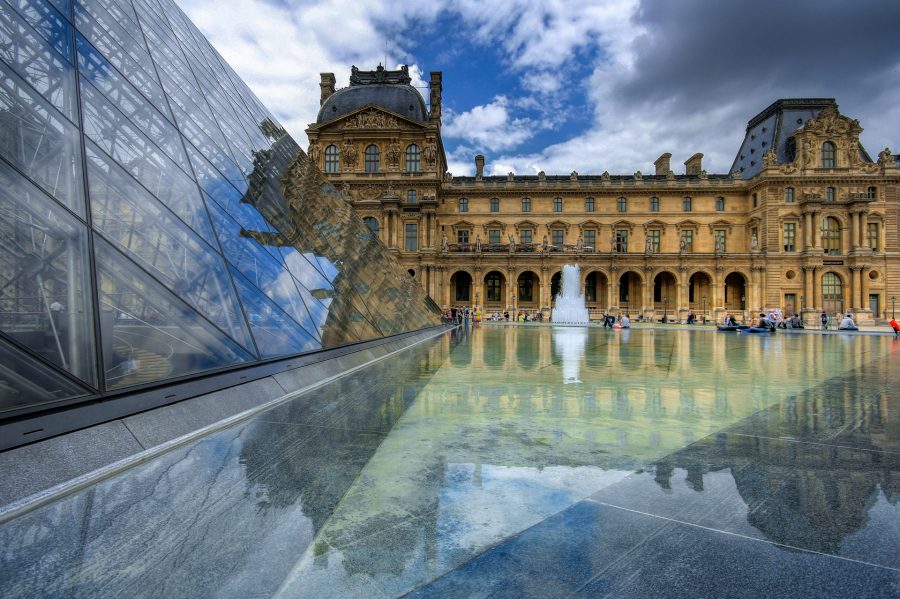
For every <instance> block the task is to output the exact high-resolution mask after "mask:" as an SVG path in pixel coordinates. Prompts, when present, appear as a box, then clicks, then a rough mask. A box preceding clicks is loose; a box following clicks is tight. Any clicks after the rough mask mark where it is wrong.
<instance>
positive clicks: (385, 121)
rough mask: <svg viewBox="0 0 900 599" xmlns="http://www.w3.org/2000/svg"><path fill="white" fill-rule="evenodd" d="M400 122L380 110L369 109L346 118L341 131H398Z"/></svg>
mask: <svg viewBox="0 0 900 599" xmlns="http://www.w3.org/2000/svg"><path fill="white" fill-rule="evenodd" d="M399 127H400V121H398V120H397V119H396V118H394V117H392V116H391V115H389V114H385V113H384V112H381V111H380V110H376V109H374V108H370V109H369V110H365V111H363V112H360V113H357V114H354V115H353V116H351V117H348V118H347V120H345V121H344V123H343V124H342V125H341V129H398V128H399Z"/></svg>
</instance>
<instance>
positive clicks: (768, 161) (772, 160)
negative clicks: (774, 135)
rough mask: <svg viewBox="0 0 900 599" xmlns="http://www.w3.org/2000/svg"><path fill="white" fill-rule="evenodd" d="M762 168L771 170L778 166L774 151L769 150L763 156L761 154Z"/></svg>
mask: <svg viewBox="0 0 900 599" xmlns="http://www.w3.org/2000/svg"><path fill="white" fill-rule="evenodd" d="M762 162H763V168H771V167H773V166H775V165H776V164H778V155H777V154H775V150H769V151H768V152H766V153H765V154H763V160H762Z"/></svg>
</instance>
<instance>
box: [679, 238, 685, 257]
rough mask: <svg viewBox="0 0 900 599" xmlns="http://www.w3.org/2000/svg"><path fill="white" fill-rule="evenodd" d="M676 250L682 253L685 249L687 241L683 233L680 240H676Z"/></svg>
mask: <svg viewBox="0 0 900 599" xmlns="http://www.w3.org/2000/svg"><path fill="white" fill-rule="evenodd" d="M678 251H679V252H680V253H682V254H683V253H685V252H686V251H687V241H686V240H685V239H684V235H682V236H681V241H680V242H678Z"/></svg>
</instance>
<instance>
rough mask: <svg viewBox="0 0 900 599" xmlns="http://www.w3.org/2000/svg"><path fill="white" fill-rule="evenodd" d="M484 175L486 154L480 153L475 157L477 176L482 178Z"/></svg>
mask: <svg viewBox="0 0 900 599" xmlns="http://www.w3.org/2000/svg"><path fill="white" fill-rule="evenodd" d="M483 176H484V156H483V155H481V154H479V155H477V156H476V157H475V178H476V179H481V177H483Z"/></svg>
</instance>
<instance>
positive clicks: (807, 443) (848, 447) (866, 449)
mask: <svg viewBox="0 0 900 599" xmlns="http://www.w3.org/2000/svg"><path fill="white" fill-rule="evenodd" d="M721 433H722V434H724V435H734V436H736V437H756V438H759V439H771V440H773V441H787V442H789V443H803V444H804V445H818V446H822V447H837V448H839V449H849V450H851V451H866V452H869V453H889V454H891V455H900V452H897V451H886V450H884V449H868V448H865V447H853V446H852V445H837V444H835V443H825V442H823V441H805V440H803V439H796V438H794V437H769V436H766V435H754V434H751V433H733V432H730V431H721Z"/></svg>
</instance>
